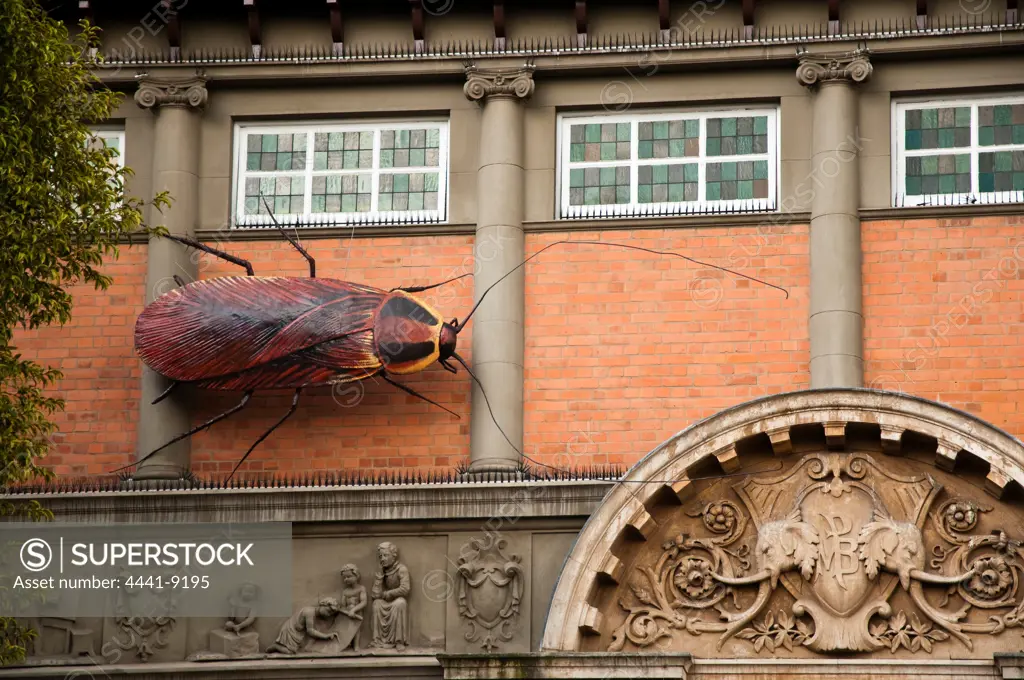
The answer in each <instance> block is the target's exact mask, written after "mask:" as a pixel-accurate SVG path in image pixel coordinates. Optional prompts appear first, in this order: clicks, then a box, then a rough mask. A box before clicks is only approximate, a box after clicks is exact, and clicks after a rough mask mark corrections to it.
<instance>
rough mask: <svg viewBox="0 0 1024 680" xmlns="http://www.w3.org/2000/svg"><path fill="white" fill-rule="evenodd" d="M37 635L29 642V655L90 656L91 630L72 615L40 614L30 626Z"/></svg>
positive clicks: (43, 656)
mask: <svg viewBox="0 0 1024 680" xmlns="http://www.w3.org/2000/svg"><path fill="white" fill-rule="evenodd" d="M32 627H33V628H34V629H35V630H36V633H37V635H38V637H36V638H35V639H34V640H33V641H32V643H31V655H32V656H35V657H39V658H42V659H62V658H67V657H79V656H91V655H92V654H93V653H94V652H93V631H92V629H91V628H85V627H84V626H81V625H79V624H78V621H77V619H76V618H74V617H67V616H40V617H38V618H36V619H35V620H34V621H33V626H32Z"/></svg>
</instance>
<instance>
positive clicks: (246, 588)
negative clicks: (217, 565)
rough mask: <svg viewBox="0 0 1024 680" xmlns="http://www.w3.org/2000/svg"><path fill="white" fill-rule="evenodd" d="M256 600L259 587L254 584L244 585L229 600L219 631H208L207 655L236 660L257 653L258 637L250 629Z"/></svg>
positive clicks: (256, 633) (254, 620)
mask: <svg viewBox="0 0 1024 680" xmlns="http://www.w3.org/2000/svg"><path fill="white" fill-rule="evenodd" d="M259 598H260V590H259V587H258V586H257V585H255V584H253V583H243V584H242V585H240V586H239V587H238V591H237V592H235V593H234V594H233V595H232V596H231V597H230V598H228V608H229V610H230V615H229V617H228V620H227V621H225V622H224V626H223V627H222V628H218V629H216V630H211V631H210V652H211V653H212V654H213V655H217V656H222V657H224V658H228V659H239V658H245V657H253V656H255V655H257V654H259V653H260V634H259V633H258V632H256V631H255V630H251V629H252V625H253V624H254V623H255V622H256V605H257V603H258V602H259Z"/></svg>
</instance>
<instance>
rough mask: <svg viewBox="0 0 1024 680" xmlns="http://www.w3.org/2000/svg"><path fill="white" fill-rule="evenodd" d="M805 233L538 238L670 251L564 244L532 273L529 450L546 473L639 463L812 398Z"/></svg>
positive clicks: (741, 230) (533, 244)
mask: <svg viewBox="0 0 1024 680" xmlns="http://www.w3.org/2000/svg"><path fill="white" fill-rule="evenodd" d="M807 234H808V230H807V226H806V225H798V226H779V227H732V228H723V227H718V228H696V229H675V230H637V231H617V232H612V231H605V232H594V233H578V234H571V235H569V236H568V237H567V236H566V235H565V234H538V235H530V236H529V237H528V239H527V246H528V251H529V252H535V251H536V250H537V249H539V248H540V247H542V246H543V245H544V244H547V243H550V242H552V241H556V240H558V239H561V238H570V239H596V240H604V241H618V242H622V243H629V244H630V245H636V246H641V247H645V248H653V249H657V250H673V251H676V252H679V253H682V254H685V255H688V256H690V257H694V258H696V259H699V260H703V261H705V262H709V263H713V264H717V265H720V266H727V267H731V268H735V269H738V270H741V271H743V272H744V273H746V274H749V275H751V276H755V277H757V278H761V279H765V280H767V281H770V282H771V283H774V284H776V285H779V286H783V287H785V288H787V289H789V292H790V298H789V299H788V300H786V299H785V297H784V295H783V294H782V293H780V292H779V291H777V290H774V289H771V288H768V287H766V286H763V285H760V284H757V283H753V282H750V281H747V280H743V279H739V278H737V277H734V276H732V275H730V274H726V273H724V272H720V271H716V270H714V269H710V268H707V267H701V266H698V265H695V264H692V263H689V262H686V261H683V260H680V259H678V258H672V257H664V256H657V255H650V254H645V253H638V252H633V251H623V250H619V249H613V248H603V247H599V246H582V245H581V246H564V247H559V248H558V249H552V250H550V251H548V252H547V253H545V254H544V255H541V256H540V258H539V259H538V260H536V261H535V262H536V264H534V263H531V265H529V266H530V269H529V270H528V272H527V287H526V307H527V321H526V333H527V341H526V342H527V345H526V444H525V445H526V453H527V455H530V456H531V457H533V458H535V459H537V460H539V461H541V462H543V463H547V464H552V465H557V466H563V467H564V466H571V465H591V464H597V465H608V464H619V465H626V466H628V465H631V464H633V463H634V462H636V461H637V460H639V459H640V458H641V457H642V456H643V455H645V454H646V453H647V452H648V451H649V450H650V449H652V448H654V446H656V445H657V444H658V443H659V442H661V441H663V440H665V439H667V438H668V437H669V436H671V435H673V434H675V433H676V432H678V431H679V430H681V429H683V428H685V427H687V426H688V425H690V424H692V423H693V422H695V421H697V420H699V419H701V418H704V417H707V416H710V415H712V414H714V413H716V412H718V411H720V410H721V409H723V408H727V407H729V406H733V405H736V404H739V403H742V402H745V401H748V400H750V399H754V398H756V397H761V396H765V395H768V394H776V393H780V392H786V391H789V390H796V389H801V388H806V387H807V386H808V384H809V375H808V358H809V344H808V340H807V305H808V288H807V286H808V275H809V274H808V259H807V258H808V241H807Z"/></svg>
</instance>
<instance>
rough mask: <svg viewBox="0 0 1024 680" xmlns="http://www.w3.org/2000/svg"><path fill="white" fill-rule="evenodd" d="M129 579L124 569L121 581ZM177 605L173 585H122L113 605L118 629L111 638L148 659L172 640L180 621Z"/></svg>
mask: <svg viewBox="0 0 1024 680" xmlns="http://www.w3.org/2000/svg"><path fill="white" fill-rule="evenodd" d="M128 582H129V579H128V574H127V572H122V579H121V583H128ZM175 607H176V601H175V598H174V593H173V592H172V591H171V590H170V589H153V588H147V587H144V586H128V585H123V586H122V587H121V590H120V591H118V594H117V602H116V604H115V606H114V612H115V614H116V616H115V617H114V625H116V626H117V631H116V633H115V634H114V636H113V637H112V638H111V640H110V642H111V643H113V644H114V646H116V647H117V648H118V649H120V650H121V651H125V652H134V653H135V655H136V656H137V657H138V658H139V659H140V660H141V661H142V662H143V663H145V662H146V661H149V658H150V657H151V656H153V654H155V653H156V652H157V651H158V650H161V649H163V648H165V647H167V645H168V644H169V643H170V640H169V639H168V638H169V637H170V635H171V632H172V631H173V630H174V626H175V625H176V623H177V621H176V619H175V617H174V616H173V613H174V610H175Z"/></svg>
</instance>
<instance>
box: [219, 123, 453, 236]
mask: <svg viewBox="0 0 1024 680" xmlns="http://www.w3.org/2000/svg"><path fill="white" fill-rule="evenodd" d="M416 127H437V128H439V129H440V134H439V141H438V144H439V147H438V164H437V167H433V166H425V167H424V166H417V167H399V168H384V169H381V168H380V167H379V163H380V131H381V130H389V129H409V128H416ZM366 131H372V132H374V136H373V166H372V167H371V168H358V169H357V168H346V169H344V170H341V169H331V170H313V151H314V148H313V147H314V144H313V140H314V139H315V135H316V133H318V132H328V133H329V132H366ZM298 133H305V134H307V135H309V136H308V139H307V141H306V167H305V169H304V170H301V171H289V170H273V171H271V170H246V153H247V149H246V143H245V139H246V135H247V134H257V135H259V134H274V135H286V134H298ZM233 144H234V158H235V172H234V177H233V178H232V186H231V192H232V193H231V205H232V206H233V209H232V213H233V215H232V217H233V219H232V224H233V226H234V227H235V228H251V227H272V226H273V225H274V222H273V220H271V219H270V217H269V216H266V215H246V214H245V190H244V188H245V179H246V177H267V176H285V175H290V176H300V175H302V176H305V190H304V196H303V212H302V214H301V215H275V217H276V218H277V221H278V222H279V223H280V224H291V225H296V226H300V227H317V226H343V225H353V224H355V225H359V224H410V223H412V224H418V223H439V224H440V223H444V222H446V221H447V220H448V173H449V169H448V158H449V155H448V151H449V129H448V119H447V118H436V117H428V118H414V119H409V118H402V119H397V118H392V119H375V120H360V121H359V122H338V121H318V122H308V123H306V122H303V123H280V124H276V123H244V122H240V123H236V124H235V130H234V142H233ZM431 172H436V173H437V174H438V180H437V209H436V210H388V211H380V210H378V205H377V203H378V199H379V196H380V176H381V174H401V173H413V174H416V173H420V174H425V173H431ZM331 174H334V175H337V174H370V175H371V182H372V184H371V194H370V210H369V212H352V213H343V212H340V213H313V212H312V205H313V198H312V196H313V177H314V176H319V175H331Z"/></svg>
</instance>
